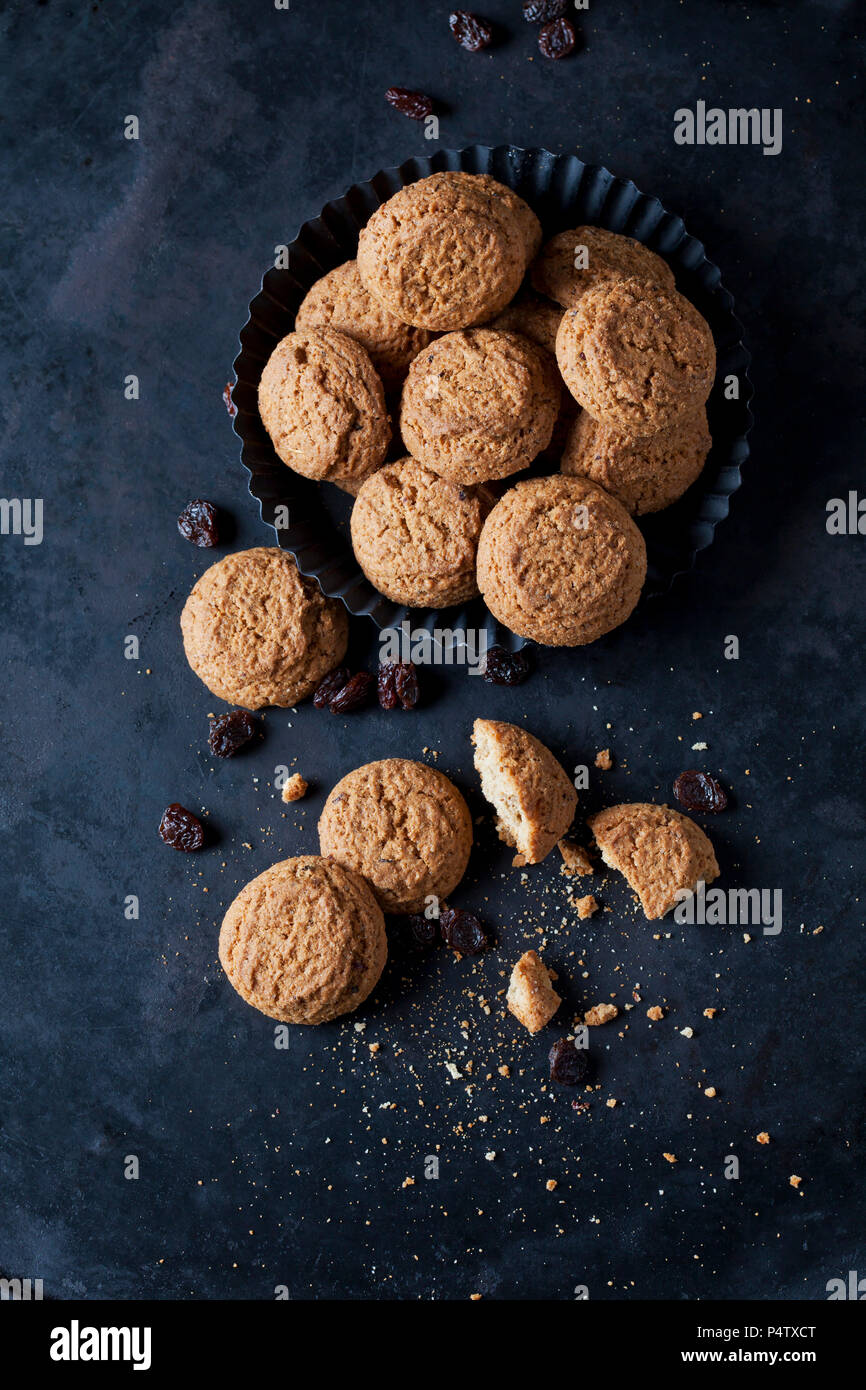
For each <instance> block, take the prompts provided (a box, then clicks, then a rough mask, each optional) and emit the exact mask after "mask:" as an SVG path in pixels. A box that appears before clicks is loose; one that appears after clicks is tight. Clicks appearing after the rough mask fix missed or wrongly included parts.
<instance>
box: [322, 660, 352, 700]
mask: <svg viewBox="0 0 866 1390" xmlns="http://www.w3.org/2000/svg"><path fill="white" fill-rule="evenodd" d="M351 675H352V672H351V671H350V670H349V668H348V666H338V667H337V669H336V671H330V672H329V673H328V675H327V676H325V678H324V679H323V680H321V681H320V682H319V684H318V686H317V687H316V693H315V695H314V696H313V705H314V707H315V708H316V709H325V708H326V707H327V706H328V705H329V704H330V703H331V699H332V697H333V696H334V695H336V694H337V692H338V691H340V690H342V689H343V686H344V685H346V683H347V682H348V681H349V679H350V678H351Z"/></svg>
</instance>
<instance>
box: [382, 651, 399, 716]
mask: <svg viewBox="0 0 866 1390" xmlns="http://www.w3.org/2000/svg"><path fill="white" fill-rule="evenodd" d="M395 671H396V666H395V663H394V662H393V661H380V662H379V674H378V676H377V677H376V689H377V690H378V692H379V704H380V705H381V706H382V709H396V708H397V706H398V705H399V703H400V698H399V696H398V694H397V682H396V680H395V678H394V673H395Z"/></svg>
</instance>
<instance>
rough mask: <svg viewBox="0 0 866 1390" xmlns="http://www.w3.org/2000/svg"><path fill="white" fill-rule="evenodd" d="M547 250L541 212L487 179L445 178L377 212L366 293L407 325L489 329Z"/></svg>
mask: <svg viewBox="0 0 866 1390" xmlns="http://www.w3.org/2000/svg"><path fill="white" fill-rule="evenodd" d="M540 243H541V226H540V224H539V221H538V219H537V217H536V216H535V214H534V212H532V210H531V209H530V208H529V207H528V206H527V204H526V203H524V202H523V200H522V198H518V197H517V195H516V194H515V193H512V191H511V189H510V188H506V187H505V185H504V184H501V183H497V181H496V180H495V179H492V178H490V177H489V176H488V175H487V174H464V173H452V172H447V171H445V172H442V173H438V174H431V175H430V177H429V178H426V179H420V180H419V181H418V182H417V183H412V184H408V185H407V186H406V187H405V188H401V189H400V191H399V193H395V194H394V196H393V197H392V198H389V199H388V201H387V202H386V203H383V205H382V206H381V207H380V208H377V210H376V211H375V212H374V213H373V216H372V217H371V218H370V220H369V222H368V223H367V225H366V227H364V229H363V231H362V232H361V236H360V240H359V243H358V271H359V274H360V276H361V279H362V281H363V283H364V285H365V286H366V288H367V290H368V291H369V292H370V294H371V295H373V297H374V298H375V299H378V300H380V301H381V302H382V303H383V304H384V305H385V306H386V308H387V309H389V310H390V311H391V313H392V314H395V315H396V316H397V318H399V319H402V320H403V322H404V323H410V324H414V325H415V326H416V327H418V328H428V329H439V330H444V331H446V332H447V331H449V330H451V329H455V328H468V327H469V326H471V325H472V324H478V323H484V321H485V320H486V319H489V318H492V317H493V315H494V314H498V313H499V312H500V310H502V309H504V308H505V306H506V304H508V303H509V301H510V300H511V299H513V298H514V295H515V294H516V293H517V291H518V289H519V288H520V283H521V281H522V279H523V276H524V273H525V271H526V267H527V265H528V264H529V262H530V261H531V260H532V257H533V256H534V255H535V253H536V251H537V250H538V247H539V245H540Z"/></svg>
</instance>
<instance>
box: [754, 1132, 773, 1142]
mask: <svg viewBox="0 0 866 1390" xmlns="http://www.w3.org/2000/svg"><path fill="white" fill-rule="evenodd" d="M755 1138H756V1139H757V1141H758V1143H759V1144H769V1142H770V1136H769V1134H768V1133H767V1131H766V1130H765V1129H762V1130H761V1132H760V1134H756V1135H755Z"/></svg>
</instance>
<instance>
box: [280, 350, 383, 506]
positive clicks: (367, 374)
mask: <svg viewBox="0 0 866 1390" xmlns="http://www.w3.org/2000/svg"><path fill="white" fill-rule="evenodd" d="M259 413H260V415H261V417H262V423H263V425H264V427H265V429H266V430H267V432H268V434H269V435H270V437H271V442H272V443H273V446H274V449H275V450H276V452H277V454H278V455H279V457H280V458H281V459H282V461H283V463H285V464H288V466H289V468H293V469H294V471H295V472H296V473H302V474H303V475H304V477H305V478H329V479H332V478H334V479H337V478H339V479H343V480H345V481H347V482H352V481H353V480H358V481H361V480H362V479H364V478H366V477H367V475H368V474H369V473H372V472H373V471H374V470H375V469H376V468H378V467H379V464H380V463H382V461H383V460H384V458H385V455H386V453H387V452H388V443H389V440H390V438H391V424H390V421H389V419H388V412H387V410H386V408H385V392H384V389H383V387H382V382H381V379H380V377H379V374H378V372H377V371H376V369H375V367H374V366H373V363H372V362H371V361H370V356H369V353H368V352H367V351H366V349H365V348H363V347H362V346H361V344H360V343H358V342H356V341H355V339H354V338H348V337H346V335H345V333H338V332H337V331H336V330H335V329H333V328H304V329H300V330H298V331H297V332H295V333H289V335H288V336H287V337H285V338H283V339H282V340H281V341H280V342H279V343H277V346H276V347H275V348H274V350H273V352H272V353H271V355H270V357H269V358H268V360H267V362H266V364H265V369H264V371H263V372H262V376H261V380H260V382H259Z"/></svg>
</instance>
